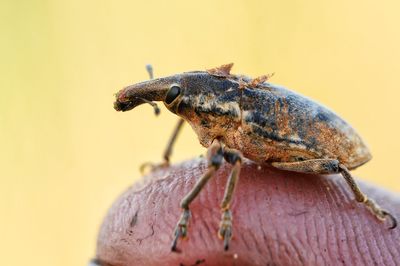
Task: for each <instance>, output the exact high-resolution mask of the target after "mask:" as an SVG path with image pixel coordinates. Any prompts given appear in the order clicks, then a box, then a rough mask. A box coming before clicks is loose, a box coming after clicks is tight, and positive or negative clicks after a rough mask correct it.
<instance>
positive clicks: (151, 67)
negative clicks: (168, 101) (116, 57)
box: [136, 64, 160, 115]
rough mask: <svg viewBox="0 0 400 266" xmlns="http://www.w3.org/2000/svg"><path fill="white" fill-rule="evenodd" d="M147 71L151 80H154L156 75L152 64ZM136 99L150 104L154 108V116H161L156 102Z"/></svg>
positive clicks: (147, 67) (147, 66)
mask: <svg viewBox="0 0 400 266" xmlns="http://www.w3.org/2000/svg"><path fill="white" fill-rule="evenodd" d="M146 70H147V73H149V77H150V79H153V78H154V75H153V66H152V65H150V64H148V65H146ZM136 98H138V99H140V100H142V101H143V102H145V103H148V104H150V105H151V106H153V108H154V114H155V115H159V114H160V108H159V107H158V105H157V104H156V103H155V102H152V101H149V100H146V99H143V98H140V97H136Z"/></svg>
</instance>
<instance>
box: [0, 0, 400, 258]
mask: <svg viewBox="0 0 400 266" xmlns="http://www.w3.org/2000/svg"><path fill="white" fill-rule="evenodd" d="M399 10H400V2H399V1H395V0H393V1H389V0H384V1H373V0H367V1H366V0H358V1H347V0H340V1H320V0H315V1H307V0H306V1H300V0H299V1H175V0H173V1H151V0H149V1H102V0H96V1H81V0H79V1H78V0H69V1H32V0H17V1H14V0H5V1H4V0H3V1H1V2H0V20H1V23H0V29H1V32H0V40H1V41H0V60H1V61H0V62H1V63H0V89H1V94H0V164H1V167H0V175H1V176H0V178H1V179H0V180H1V184H0V195H1V200H0V208H1V209H0V213H1V217H0V238H1V241H0V254H1V255H0V258H1V264H2V265H69V266H70V265H84V264H85V263H86V262H87V260H88V259H89V258H90V257H91V256H92V255H93V254H94V251H95V239H96V234H97V230H98V228H99V225H100V223H101V220H102V218H103V216H104V214H105V212H106V210H107V208H108V207H109V206H110V204H111V203H112V201H113V200H114V199H115V198H116V197H117V195H118V194H119V193H120V192H121V191H123V190H124V189H125V188H126V187H127V186H128V185H129V184H131V183H132V182H133V181H134V180H135V179H137V178H138V177H139V171H138V166H139V165H140V163H142V162H144V161H159V160H160V159H161V152H162V150H163V148H164V146H165V144H166V140H167V139H168V138H169V134H170V131H171V130H172V128H173V125H174V124H175V117H174V116H173V115H172V114H171V113H169V112H168V111H167V110H166V109H165V108H163V109H162V113H161V116H160V117H158V118H156V117H154V115H153V112H152V109H151V108H150V106H147V105H144V106H141V107H139V108H137V109H135V110H134V111H132V112H128V113H117V112H115V111H114V109H113V108H112V103H113V100H114V98H113V94H114V93H115V92H116V91H118V90H119V89H120V88H122V87H123V86H125V85H128V84H131V83H134V82H138V81H142V80H145V79H147V73H146V71H145V68H144V66H145V64H147V63H152V64H153V66H154V68H155V75H156V76H164V75H170V74H174V73H177V72H182V71H188V70H203V69H205V68H210V67H214V66H218V65H220V64H223V63H228V62H235V66H234V70H233V71H234V72H235V73H245V74H248V75H252V76H257V75H261V74H266V73H271V72H275V76H274V77H273V79H272V82H274V83H279V84H283V85H285V86H287V87H289V88H292V89H295V90H296V91H298V92H300V93H302V94H305V95H307V96H309V97H311V98H314V99H316V100H318V101H320V102H322V103H324V104H325V105H327V106H328V107H330V108H332V109H333V110H335V111H336V112H337V113H339V114H340V115H342V116H343V117H344V118H345V119H346V120H347V121H348V122H350V123H351V124H352V125H353V126H354V127H355V128H356V129H357V130H358V131H359V133H360V134H361V135H362V136H363V137H364V139H365V140H366V142H367V143H368V144H369V146H370V148H371V150H372V153H373V156H374V159H373V160H372V161H371V162H370V163H368V164H367V165H365V166H363V167H361V168H360V169H359V170H357V171H356V174H357V175H358V176H360V177H361V178H362V179H364V180H368V181H371V182H374V183H376V184H379V185H381V186H384V187H387V188H390V189H391V190H393V191H397V192H399V191H400V182H399V181H398V180H399V179H398V178H399V175H400V174H399V173H397V172H396V170H397V166H398V165H399V151H400V143H399V141H398V136H399V129H400V125H399V117H400V103H399V97H400V92H399V88H398V84H399V81H398V80H399V75H400V52H399V47H400V37H399V36H400V35H399V33H400V30H399V29H400V27H399V25H400V16H399V14H398V11H399ZM160 106H161V105H160ZM202 152H204V150H203V149H202V148H201V147H200V145H199V144H198V142H197V139H196V136H195V135H194V133H193V132H192V131H191V129H190V128H189V127H186V128H185V130H184V132H183V134H182V137H181V139H180V140H179V141H178V144H177V147H176V152H175V156H174V157H173V161H175V162H176V161H180V160H184V159H186V158H191V157H193V156H197V155H199V154H201V153H202Z"/></svg>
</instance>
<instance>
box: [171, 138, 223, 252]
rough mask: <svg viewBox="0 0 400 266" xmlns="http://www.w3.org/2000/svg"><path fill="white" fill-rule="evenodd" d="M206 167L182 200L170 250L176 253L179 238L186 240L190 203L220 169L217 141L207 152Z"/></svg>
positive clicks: (218, 144)
mask: <svg viewBox="0 0 400 266" xmlns="http://www.w3.org/2000/svg"><path fill="white" fill-rule="evenodd" d="M207 158H208V167H207V171H206V172H205V174H204V175H203V176H202V177H201V178H200V179H199V180H198V181H197V182H196V184H195V185H194V187H193V188H192V190H191V191H190V192H189V193H188V194H187V195H186V196H185V197H184V198H183V199H182V201H181V204H180V206H181V208H182V215H181V218H180V219H179V221H178V224H177V225H176V227H175V232H174V240H173V242H172V246H171V250H172V251H177V249H176V245H177V242H178V239H179V238H186V236H187V227H188V223H189V218H190V210H189V205H190V203H191V202H192V201H193V200H194V199H195V198H196V196H197V195H198V194H199V192H200V191H201V190H202V188H203V187H204V185H205V184H206V183H207V181H208V180H209V179H210V178H211V177H212V176H213V174H214V173H215V172H216V171H217V170H218V168H219V167H220V165H221V163H222V160H223V159H224V158H223V153H222V146H221V144H220V142H219V140H214V141H213V143H212V144H211V146H210V147H209V148H208V151H207Z"/></svg>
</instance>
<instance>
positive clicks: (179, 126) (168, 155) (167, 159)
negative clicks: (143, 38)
mask: <svg viewBox="0 0 400 266" xmlns="http://www.w3.org/2000/svg"><path fill="white" fill-rule="evenodd" d="M184 122H185V120H183V119H182V118H179V120H178V123H177V124H176V126H175V129H174V131H173V132H172V135H171V137H170V139H169V141H168V144H167V147H166V148H165V151H164V154H163V159H164V161H163V162H162V163H159V164H153V163H151V162H147V163H143V164H142V165H141V166H140V172H142V173H143V172H144V170H145V169H146V168H147V167H149V168H150V171H153V170H155V169H157V168H160V167H165V166H169V162H170V158H171V154H172V150H173V147H174V144H175V142H176V139H177V137H178V135H179V132H180V131H181V129H182V126H183V124H184Z"/></svg>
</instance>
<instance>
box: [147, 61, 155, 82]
mask: <svg viewBox="0 0 400 266" xmlns="http://www.w3.org/2000/svg"><path fill="white" fill-rule="evenodd" d="M146 70H147V73H149V77H150V79H153V78H154V75H153V66H152V65H150V64H148V65H146Z"/></svg>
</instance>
